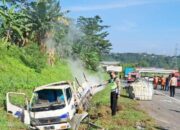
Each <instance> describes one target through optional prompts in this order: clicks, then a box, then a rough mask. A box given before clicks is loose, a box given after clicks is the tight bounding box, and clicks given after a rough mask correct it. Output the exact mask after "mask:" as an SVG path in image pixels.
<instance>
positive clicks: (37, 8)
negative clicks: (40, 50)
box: [26, 0, 65, 45]
mask: <svg viewBox="0 0 180 130" xmlns="http://www.w3.org/2000/svg"><path fill="white" fill-rule="evenodd" d="M26 11H27V13H28V14H29V15H30V16H31V20H32V22H33V23H35V25H34V26H33V30H32V31H34V34H35V36H36V37H35V39H36V40H37V41H38V43H39V44H40V45H44V44H45V43H44V42H45V40H46V39H47V38H49V37H53V33H54V32H53V31H54V30H53V29H54V28H55V27H57V25H58V24H59V23H60V22H62V19H63V18H64V17H63V13H62V12H61V8H60V3H59V1H58V0H38V1H37V2H32V3H31V6H29V7H28V10H26ZM64 19H65V18H64Z"/></svg>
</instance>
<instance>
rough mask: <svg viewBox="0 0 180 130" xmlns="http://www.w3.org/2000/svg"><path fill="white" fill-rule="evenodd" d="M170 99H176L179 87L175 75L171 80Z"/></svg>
mask: <svg viewBox="0 0 180 130" xmlns="http://www.w3.org/2000/svg"><path fill="white" fill-rule="evenodd" d="M169 83H170V97H174V95H175V87H176V86H177V78H176V77H175V75H174V74H172V78H171V79H170V82H169Z"/></svg>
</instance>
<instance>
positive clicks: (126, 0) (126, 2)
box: [67, 0, 176, 12]
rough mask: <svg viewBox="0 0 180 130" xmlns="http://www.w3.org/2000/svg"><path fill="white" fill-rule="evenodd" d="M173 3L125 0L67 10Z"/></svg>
mask: <svg viewBox="0 0 180 130" xmlns="http://www.w3.org/2000/svg"><path fill="white" fill-rule="evenodd" d="M172 1H173V0H157V1H156V0H124V1H118V2H116V3H109V4H102V5H92V6H72V7H67V9H68V10H70V11H73V12H85V11H97V10H109V9H118V8H127V7H131V6H139V5H146V4H152V3H165V2H172ZM174 1H176V0H174Z"/></svg>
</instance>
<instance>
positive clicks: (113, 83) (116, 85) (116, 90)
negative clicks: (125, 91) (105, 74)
mask: <svg viewBox="0 0 180 130" xmlns="http://www.w3.org/2000/svg"><path fill="white" fill-rule="evenodd" d="M110 77H111V79H110V80H109V84H110V87H111V95H110V100H111V111H112V116H115V115H116V111H117V101H118V95H119V94H120V80H119V78H118V77H117V76H116V74H115V72H111V73H110Z"/></svg>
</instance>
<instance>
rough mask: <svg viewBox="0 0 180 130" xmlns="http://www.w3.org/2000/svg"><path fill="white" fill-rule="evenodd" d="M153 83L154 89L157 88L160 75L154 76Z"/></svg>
mask: <svg viewBox="0 0 180 130" xmlns="http://www.w3.org/2000/svg"><path fill="white" fill-rule="evenodd" d="M153 84H154V89H157V85H158V77H157V76H154V79H153Z"/></svg>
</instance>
